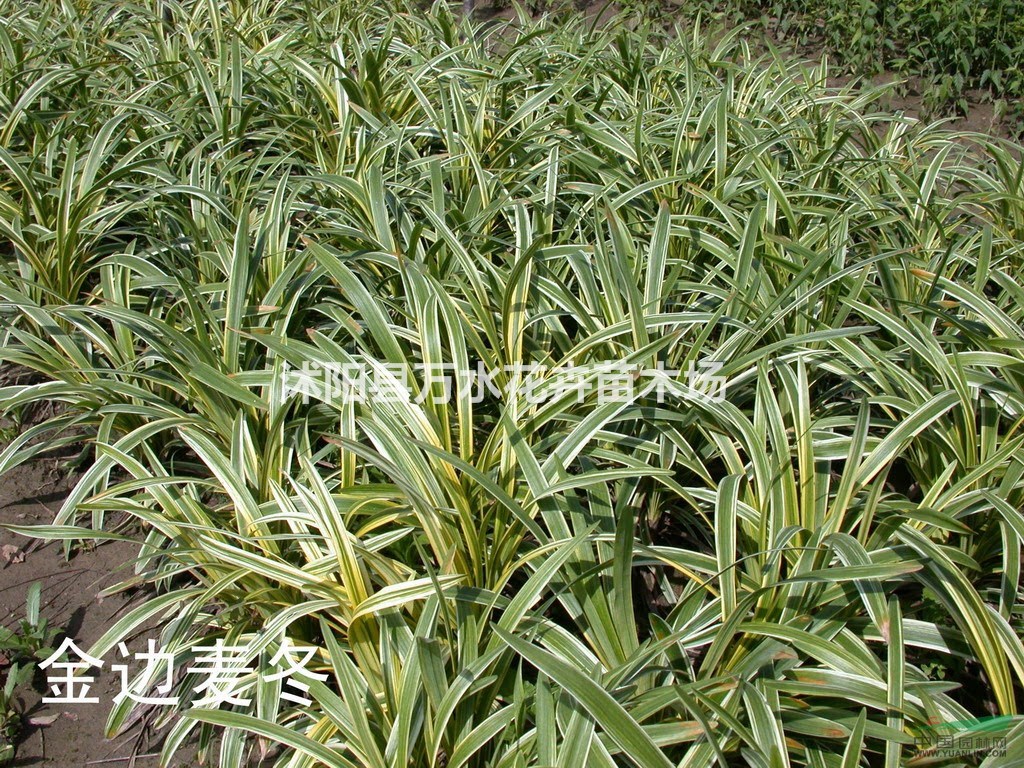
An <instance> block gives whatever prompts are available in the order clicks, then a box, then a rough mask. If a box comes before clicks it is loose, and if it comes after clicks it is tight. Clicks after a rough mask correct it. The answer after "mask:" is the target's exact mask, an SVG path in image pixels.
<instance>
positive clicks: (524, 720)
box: [0, 0, 1024, 768]
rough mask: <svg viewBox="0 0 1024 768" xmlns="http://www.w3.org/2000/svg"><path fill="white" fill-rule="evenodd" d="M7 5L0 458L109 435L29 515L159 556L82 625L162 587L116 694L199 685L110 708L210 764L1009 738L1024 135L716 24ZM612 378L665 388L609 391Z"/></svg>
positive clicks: (769, 760)
mask: <svg viewBox="0 0 1024 768" xmlns="http://www.w3.org/2000/svg"><path fill="white" fill-rule="evenodd" d="M0 19H2V23H0V51H2V53H0V57H2V67H3V68H2V71H0V110H2V112H3V115H4V121H3V126H2V128H0V168H2V171H0V174H2V175H0V232H2V235H3V244H2V247H3V249H4V258H3V261H2V266H0V317H2V334H3V347H2V352H0V359H2V361H3V363H4V364H5V366H6V367H5V375H6V376H7V379H8V384H7V385H6V386H4V387H3V388H2V389H0V405H2V408H3V413H4V415H5V417H6V418H8V419H11V420H14V422H16V423H20V424H22V425H23V429H21V431H20V432H19V434H18V435H17V437H14V438H13V439H12V440H11V442H10V444H9V446H8V447H7V448H6V450H4V451H3V452H2V453H0V472H2V471H7V470H9V469H10V468H12V467H14V466H15V465H17V464H19V463H21V462H25V461H28V460H30V459H31V458H33V457H36V456H39V455H41V454H43V453H45V452H48V451H49V452H53V451H59V450H66V449H67V448H68V447H69V446H73V445H82V446H84V449H83V453H82V455H81V457H80V460H79V466H80V467H81V468H83V469H84V474H83V475H82V476H81V479H80V481H79V482H78V484H77V486H76V488H75V490H74V491H73V492H72V493H71V495H70V496H69V497H68V499H67V500H66V502H65V503H64V505H63V507H62V509H61V510H60V512H59V514H58V515H57V517H56V519H55V520H54V522H53V525H50V526H46V527H43V528H36V529H33V530H32V531H24V532H26V533H30V534H31V535H34V536H39V537H44V538H50V539H59V540H63V541H65V542H67V545H68V546H69V547H74V546H79V544H80V543H81V542H83V541H90V540H103V539H110V538H118V537H132V536H134V537H137V538H138V540H139V556H138V559H137V561H136V563H135V564H134V576H133V577H132V578H130V579H128V580H127V581H126V582H125V584H124V587H125V588H126V589H128V588H137V587H139V586H145V587H146V588H147V589H149V590H151V597H150V598H149V599H148V600H147V601H146V602H145V604H144V605H143V606H142V607H141V608H139V609H136V610H134V611H133V612H131V613H129V614H128V615H126V616H124V617H122V618H121V619H120V620H118V621H117V622H116V623H115V624H114V625H113V626H111V627H110V630H109V631H108V633H107V634H106V636H105V637H104V638H103V639H102V640H100V641H99V642H98V643H97V644H95V645H94V646H92V647H90V648H89V649H88V650H89V652H90V653H91V654H92V655H94V656H97V657H100V658H109V656H110V654H111V653H112V652H113V650H114V649H115V648H116V647H117V644H118V643H119V642H121V641H130V640H131V638H132V636H133V633H134V632H135V631H136V630H137V629H138V628H139V627H142V626H143V625H147V624H151V623H152V620H153V619H159V632H160V636H159V647H160V648H161V649H163V650H164V651H166V652H168V653H170V654H172V658H171V660H170V662H169V670H168V669H166V668H164V667H161V666H159V665H157V666H154V667H152V668H149V669H141V670H139V673H138V676H137V677H136V679H135V683H134V685H135V687H136V690H138V691H143V690H146V691H151V692H152V691H153V690H155V689H156V688H157V687H158V686H159V685H160V684H161V683H162V682H163V681H164V676H165V674H167V673H168V671H169V674H170V675H171V677H172V679H173V681H174V689H173V693H174V694H175V695H177V696H178V697H179V698H180V700H179V702H178V704H177V705H175V706H158V705H156V706H153V705H143V704H134V703H133V702H132V701H131V700H130V699H124V700H122V701H121V702H120V703H119V704H117V705H116V706H114V707H113V709H112V711H111V714H110V719H109V731H110V732H111V733H115V732H118V731H120V730H121V729H123V728H126V727H129V726H130V725H131V724H132V723H133V722H136V721H137V720H138V718H140V717H142V716H143V715H145V716H147V717H148V718H150V720H151V721H152V723H153V724H154V725H156V726H157V727H162V728H165V729H166V732H167V739H166V742H165V750H164V752H165V758H166V759H167V761H170V760H171V758H172V756H173V755H174V754H175V752H176V751H177V750H178V749H179V747H181V745H183V744H184V743H186V742H187V741H189V740H190V739H195V740H197V742H198V745H199V748H200V753H201V754H202V755H205V756H206V757H208V758H209V759H210V760H211V761H213V762H214V763H215V764H219V765H221V766H225V767H226V768H234V767H235V766H239V765H244V764H246V763H247V762H248V761H250V760H254V759H256V758H259V757H263V756H266V755H267V754H271V755H277V757H276V764H277V765H280V766H290V767H291V768H297V767H298V766H316V765H326V766H332V767H333V766H352V765H357V766H389V765H393V766H435V765H436V766H445V765H447V766H450V767H452V768H454V766H462V765H471V766H483V765H488V766H509V767H511V766H552V765H558V766H562V765H565V766H578V765H588V766H589V765H597V766H600V765H639V766H644V768H648V767H653V766H661V765H679V766H688V767H691V766H692V767H696V766H714V765H718V766H733V765H750V766H772V767H773V768H774V766H786V765H792V766H830V767H831V766H835V767H836V768H852V767H853V766H858V765H871V766H875V765H878V766H882V765H884V766H886V768H890V767H895V766H900V765H910V764H914V765H917V764H928V765H944V766H952V765H963V764H975V763H978V762H982V761H983V762H982V764H984V765H986V766H991V767H993V768H994V767H995V766H1002V765H1008V764H1010V762H1008V761H1012V760H1013V759H1020V755H1021V752H1022V751H1024V738H1021V736H1020V734H1022V733H1024V726H1020V724H1019V718H1018V717H1017V716H1016V713H1017V710H1018V706H1019V705H1020V704H1021V679H1022V677H1024V646H1022V644H1021V641H1020V636H1019V635H1020V628H1021V609H1022V604H1021V599H1020V590H1019V581H1020V568H1021V546H1022V541H1024V519H1022V517H1021V512H1020V510H1021V506H1022V503H1024V460H1022V456H1024V454H1022V451H1021V446H1022V443H1024V435H1022V432H1021V426H1022V416H1024V366H1022V363H1024V332H1022V325H1021V321H1022V312H1024V289H1022V288H1021V286H1020V276H1021V264H1022V232H1024V197H1022V192H1024V180H1022V171H1021V166H1020V164H1019V162H1018V161H1017V160H1016V157H1017V155H1016V154H1015V152H1017V151H1019V148H1016V149H1015V148H1014V147H1011V146H1009V145H1004V144H1001V143H998V142H996V141H994V140H986V139H984V138H983V137H967V140H962V139H963V137H959V138H954V137H952V136H951V135H949V134H947V133H944V132H943V131H941V130H939V129H936V128H929V127H923V126H921V125H917V124H915V123H913V122H911V121H908V120H905V119H902V118H893V117H891V116H886V115H884V114H881V113H878V112H877V111H875V107H874V101H873V99H874V97H873V96H872V94H870V93H868V94H859V95H855V94H853V93H851V92H836V91H833V90H829V89H827V88H826V87H825V85H824V82H825V80H826V77H827V74H828V73H827V71H825V69H824V68H823V67H808V66H801V65H799V64H796V63H792V62H787V61H784V60H780V59H775V58H769V57H753V56H752V55H751V52H750V51H749V49H748V48H747V47H746V46H745V44H744V43H743V42H742V41H741V40H737V39H736V38H735V37H733V38H727V39H724V40H721V41H718V42H716V43H715V44H714V46H713V47H711V46H710V45H709V44H708V43H707V41H706V40H705V38H704V37H702V35H701V34H700V32H699V31H694V32H692V33H691V34H690V35H686V36H683V37H678V38H677V37H662V36H661V35H660V34H656V33H654V32H645V31H643V30H640V31H633V30H630V29H628V28H627V27H626V26H624V25H621V24H617V23H612V24H610V25H607V26H604V27H602V28H600V29H592V28H589V27H587V26H585V25H584V24H582V23H581V22H579V21H573V20H568V21H565V22H564V23H558V24H547V23H541V24H536V25H533V24H524V25H523V26H515V25H513V26H501V27H489V28H486V29H485V28H481V29H478V30H477V34H476V35H475V36H470V35H466V34H464V32H465V30H460V28H459V26H458V24H457V22H456V20H455V19H454V18H453V16H451V15H450V14H449V12H448V11H447V10H446V9H445V8H444V7H441V6H438V7H435V8H433V9H432V10H431V11H430V12H423V11H419V10H409V9H404V8H402V7H398V8H397V9H396V8H394V7H388V8H373V7H366V8H364V7H354V6H352V5H349V4H338V3H335V2H327V1H326V0H323V1H322V2H309V3H302V4H297V3H284V2H282V3H274V2H241V1H238V2H222V3H218V2H213V1H212V0H195V1H194V2H183V3H166V4H160V5H158V6H152V5H150V4H144V5H142V4H140V5H138V6H131V5H127V4H123V3H103V2H95V3H71V2H63V3H59V2H51V1H49V0H47V1H44V2H39V3H35V4H20V3H13V2H7V1H6V0H4V1H3V2H0ZM624 363H625V364H629V365H631V366H633V367H634V368H633V369H631V370H635V371H636V376H637V377H638V378H637V379H636V381H637V382H640V381H647V380H648V379H647V377H646V373H647V372H650V371H652V370H657V369H658V368H659V367H660V368H663V369H665V370H666V371H678V372H679V373H678V374H666V376H668V377H669V378H671V379H672V381H673V382H674V383H672V384H666V385H665V386H666V388H667V389H668V390H669V391H668V393H667V395H666V396H665V397H661V398H660V402H659V397H658V396H657V393H656V392H653V391H645V389H644V388H642V387H639V386H637V387H634V388H632V391H627V392H626V394H624V395H623V394H621V393H620V394H619V395H618V396H616V397H612V398H609V397H608V396H607V393H602V392H601V391H600V386H599V384H600V382H599V380H598V374H597V373H595V372H594V371H593V367H594V366H598V365H601V364H607V365H613V366H618V365H622V364H624ZM442 365H443V366H446V368H445V371H447V372H448V375H450V376H453V377H454V378H456V379H459V380H462V381H467V380H469V379H471V378H472V376H471V374H472V372H475V371H478V370H483V371H486V372H494V380H493V381H492V382H491V383H492V384H493V388H487V387H484V391H483V392H482V397H477V396H476V394H477V393H476V392H475V390H473V389H467V388H464V387H463V388H459V387H455V388H454V389H455V391H454V392H452V393H446V392H445V384H444V382H443V381H441V380H439V379H437V378H434V377H431V376H428V375H426V373H425V370H426V371H429V370H430V367H431V366H434V368H435V370H436V369H437V366H442ZM331 366H334V367H336V368H337V367H344V366H347V368H346V370H360V371H368V372H370V373H372V374H373V375H374V377H376V378H377V379H378V380H379V381H382V382H383V381H390V380H394V379H402V378H404V379H405V380H406V381H407V382H408V383H409V387H410V389H411V393H410V397H409V398H407V399H405V400H401V399H397V398H390V399H389V398H385V397H382V396H379V395H373V396H367V397H365V398H363V400H362V401H361V402H360V401H359V400H360V398H358V397H354V396H351V395H352V394H353V393H351V392H349V393H347V394H346V392H345V391H344V390H343V389H337V388H332V389H331V391H325V390H324V389H323V388H322V387H321V388H320V391H317V387H316V386H312V387H311V388H310V387H309V386H308V385H309V381H308V379H309V378H315V377H316V375H317V372H318V371H321V370H323V369H324V368H330V367H331ZM531 366H542V367H541V368H537V369H536V370H534V371H532V375H528V374H530V373H531V371H530V367H531ZM581 370H582V371H584V373H583V374H582V379H581V374H580V371H581ZM697 370H699V371H713V372H714V373H715V375H716V376H719V377H724V379H725V381H726V387H725V391H724V397H722V398H719V397H714V396H711V394H713V393H708V392H700V391H695V390H694V389H693V387H691V386H689V385H690V384H692V383H693V377H692V376H690V375H689V374H690V373H692V372H693V371H697ZM302 371H304V372H305V373H306V374H307V381H306V384H303V383H302V380H301V377H300V378H296V377H297V376H299V375H300V374H299V373H297V372H302ZM587 371H590V372H589V373H587ZM628 378H630V379H631V380H633V374H632V373H631V374H630V376H629V377H628ZM526 379H529V382H528V383H529V384H530V387H525V386H524V383H526V382H525V380H526ZM650 380H651V381H655V380H656V379H654V378H651V379H650ZM581 381H582V383H581ZM619 384H620V385H621V384H622V382H621V381H620V382H619ZM300 385H301V386H300ZM303 389H305V390H306V391H301V390H303ZM627 389H628V388H627ZM581 392H582V394H580V393H581ZM310 394H311V395H312V396H311V397H306V396H305V395H310ZM449 394H450V396H448V395H449ZM602 395H604V397H602ZM42 402H58V403H60V404H61V406H62V407H61V408H60V409H59V411H58V412H57V414H56V415H54V416H52V417H51V418H49V419H47V420H45V421H43V422H41V423H38V422H37V421H34V420H33V419H32V418H31V414H32V411H33V407H34V405H35V404H39V403H42ZM218 641H220V642H222V643H224V644H225V645H227V646H230V647H233V648H237V649H240V650H238V652H237V654H236V659H235V660H236V662H237V667H238V668H239V671H238V674H237V675H236V676H235V677H234V678H233V679H232V680H230V681H229V682H230V685H227V684H226V685H225V688H232V689H233V690H234V693H235V694H236V696H235V697H234V698H235V699H237V701H228V702H215V703H214V705H213V706H206V705H204V703H203V700H204V696H205V695H206V694H208V693H209V691H208V690H207V691H203V690H199V691H197V690H196V689H197V688H198V687H201V686H200V675H198V674H197V673H196V672H195V671H189V670H190V669H192V670H194V668H195V664H196V661H197V659H196V656H197V652H196V650H195V649H196V647H197V646H201V647H209V646H214V645H215V644H216V643H217V642H218ZM289 644H290V645H291V647H292V650H289V647H290V646H289ZM294 646H301V647H309V648H313V649H315V652H314V653H313V655H312V658H310V659H309V660H308V664H306V669H307V670H308V672H309V673H310V674H309V675H306V676H304V677H303V676H301V675H300V676H297V677H296V679H297V680H299V681H304V683H305V684H307V685H308V697H309V700H310V702H311V703H309V704H305V703H301V702H295V701H294V700H292V699H289V698H286V697H283V696H282V694H283V693H287V692H288V691H287V690H283V685H284V683H283V682H282V681H281V680H280V679H278V680H274V679H271V678H272V677H273V675H271V674H269V673H270V672H271V671H272V670H273V669H274V665H273V663H272V662H273V661H274V660H275V658H276V659H277V660H278V661H280V657H281V652H282V649H284V653H285V655H287V656H290V657H291V658H292V659H293V661H295V662H296V663H297V662H298V661H299V660H300V656H301V654H298V653H297V652H295V651H294ZM314 675H315V676H316V677H314ZM321 676H322V677H323V678H324V679H316V678H319V677H321ZM291 693H293V694H294V693H295V690H294V689H291ZM243 702H244V703H243ZM992 715H1002V716H1007V717H1005V718H1003V719H1000V720H997V721H989V723H988V724H989V725H991V726H992V728H993V729H992V730H990V731H989V732H987V734H986V736H987V737H988V738H989V741H987V742H984V743H983V742H982V741H981V740H974V739H972V742H971V744H972V745H971V747H970V748H969V749H968V751H969V752H970V753H971V754H970V755H969V756H967V757H963V756H959V755H960V750H947V751H945V752H943V751H938V752H936V751H934V750H933V751H932V752H931V753H930V756H929V754H928V753H927V752H924V750H926V748H927V747H929V746H932V745H934V744H935V743H936V741H938V740H939V739H940V738H944V737H948V736H949V734H951V733H953V732H957V733H960V731H962V730H963V729H964V728H965V727H966V726H965V724H969V723H973V722H976V719H977V718H980V717H988V716H992ZM955 724H960V725H955ZM958 729H960V730H959V731H958ZM967 734H968V735H970V736H973V735H974V732H972V731H970V730H968V731H967ZM958 739H959V736H958ZM997 741H998V744H999V745H1000V750H1002V749H1003V748H1004V747H1005V751H1006V753H1007V754H1006V755H1000V754H992V755H990V756H987V757H986V752H987V751H988V749H989V748H990V747H992V746H993V745H995V744H996V743H997ZM956 743H962V740H959V741H957V742H956ZM976 744H981V746H976ZM947 746H948V745H947ZM277 750H281V751H280V752H278V751H277ZM1014 756H1016V757H1014Z"/></svg>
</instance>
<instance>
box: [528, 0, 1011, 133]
mask: <svg viewBox="0 0 1024 768" xmlns="http://www.w3.org/2000/svg"><path fill="white" fill-rule="evenodd" d="M623 4H624V5H626V6H628V7H630V8H633V9H636V10H637V11H640V12H643V13H646V14H649V15H651V16H653V17H657V18H660V17H663V15H664V14H665V13H666V11H670V10H671V11H674V12H676V13H678V14H680V15H681V17H682V18H687V19H689V18H694V17H695V16H697V15H698V14H699V15H700V16H702V17H703V18H705V19H715V20H717V21H718V22H720V23H722V24H724V25H725V26H726V27H729V26H734V25H736V24H741V23H749V24H751V25H752V28H754V29H759V30H761V31H763V32H765V33H767V35H768V36H769V37H770V38H772V39H774V40H775V41H777V42H780V43H783V44H786V45H791V44H795V45H796V46H798V47H810V48H811V49H814V50H822V49H823V50H825V51H827V52H828V53H829V55H830V56H832V57H833V59H834V60H835V61H837V62H839V63H840V64H841V65H842V66H843V67H844V68H845V69H846V70H848V71H851V72H853V73H855V74H857V75H861V76H872V75H877V74H880V73H883V72H885V73H889V74H893V75H896V76H898V77H900V78H906V79H909V80H910V81H911V82H913V83H914V87H915V88H917V89H919V91H920V96H921V105H922V106H923V107H924V109H925V110H926V111H927V112H928V113H932V114H937V113H942V112H948V111H958V112H960V113H961V114H963V113H965V112H967V111H968V110H969V109H970V106H969V100H970V98H969V97H971V96H973V97H974V98H978V97H981V98H988V99H992V100H994V102H995V105H996V111H997V112H998V113H1001V114H1003V115H1004V116H1005V117H1007V118H1008V120H1007V128H1008V129H1009V130H1011V131H1013V132H1015V133H1016V134H1018V135H1019V134H1020V133H1021V132H1022V131H1024V108H1022V106H1021V103H1022V102H1024V3H1021V0H854V2H844V0H796V2H794V1H793V0H668V1H667V2H665V1H664V0H625V2H624V3H623ZM539 5H540V6H542V7H559V5H563V3H560V2H559V0H553V1H552V2H542V3H540V4H539ZM972 90H973V91H975V93H973V94H972V93H971V91H972Z"/></svg>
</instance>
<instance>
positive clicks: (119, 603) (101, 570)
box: [0, 460, 157, 768]
mask: <svg viewBox="0 0 1024 768" xmlns="http://www.w3.org/2000/svg"><path fill="white" fill-rule="evenodd" d="M72 483H73V480H72V479H70V478H67V477H64V476H62V474H61V472H60V470H59V467H58V465H57V464H56V462H55V461H53V460H39V461H34V462H31V463H28V464H25V465H22V466H20V467H17V468H15V469H14V470H12V471H11V472H9V473H7V474H6V475H4V476H0V552H3V553H4V554H3V555H2V556H0V621H2V622H3V624H4V625H5V626H8V627H16V626H17V625H18V623H19V622H20V621H21V619H23V618H24V617H25V602H26V595H27V593H28V589H29V587H30V585H31V584H32V583H33V582H36V581H38V582H41V584H42V601H41V605H40V615H41V616H42V617H44V618H46V619H47V620H48V621H49V624H50V626H51V627H54V628H56V629H59V630H61V631H62V632H63V633H65V634H66V635H67V636H68V637H70V638H72V639H73V640H74V641H75V642H76V643H77V644H78V645H79V647H81V648H83V649H88V648H89V647H90V646H91V645H92V643H94V642H95V641H96V640H98V639H99V638H100V636H101V635H102V633H103V631H104V630H105V629H106V628H107V627H109V626H110V625H111V623H112V622H114V621H116V620H117V618H118V617H119V616H120V615H122V613H123V612H124V610H125V608H126V606H127V604H128V603H127V601H126V599H125V598H124V597H121V596H115V597H108V598H106V599H103V598H101V597H99V593H100V592H101V591H102V590H103V589H104V588H106V587H109V586H111V585H113V584H115V583H117V582H118V581H121V580H122V579H124V578H125V576H127V575H128V572H129V569H130V568H131V563H132V562H133V560H134V558H135V556H136V553H137V550H138V547H137V546H136V545H134V544H131V543H127V542H109V543H104V544H102V545H101V546H97V547H95V548H92V549H81V550H78V551H77V552H75V553H74V554H73V556H72V557H71V559H70V560H68V559H65V557H64V553H63V551H62V548H61V545H60V543H56V542H53V543H45V544H44V542H41V541H38V540H35V539H29V538H26V537H24V536H19V535H16V534H14V533H12V532H10V531H8V530H7V529H6V528H5V527H2V526H6V525H33V524H37V523H50V522H52V521H53V517H54V514H55V513H56V511H57V510H58V509H59V508H60V505H61V504H62V503H63V501H64V499H65V498H66V496H67V492H68V489H69V488H70V487H71V485H72ZM104 661H106V662H107V663H106V664H104V667H105V668H106V669H101V670H99V671H98V673H96V683H95V686H94V687H93V689H92V691H91V692H90V694H89V695H91V696H98V697H99V699H100V703H99V704H42V703H41V702H40V700H41V698H42V695H43V694H42V693H41V692H39V691H36V690H33V689H32V688H30V687H27V686H24V687H22V688H21V689H20V690H19V695H20V698H21V704H20V707H19V708H20V710H21V712H22V713H23V725H24V730H23V732H22V734H21V743H20V744H19V745H18V749H17V754H16V756H15V760H14V762H13V763H11V765H14V766H47V767H48V768H84V766H90V765H96V766H100V765H103V766H113V767H115V768H116V766H128V765H131V764H132V762H131V759H130V758H131V754H132V746H133V744H134V743H135V740H136V737H135V736H133V735H129V736H127V737H121V738H118V739H115V740H113V741H108V740H107V739H106V738H104V725H105V723H106V719H107V714H108V712H109V710H110V705H111V700H112V699H113V697H114V695H115V694H116V693H117V692H118V690H119V680H118V678H117V675H115V674H114V673H112V672H110V671H109V666H110V663H111V661H112V660H111V659H105V660H104ZM114 661H116V659H115V660H114ZM6 674H7V671H6V669H5V668H3V667H2V666H0V677H3V678H6ZM135 764H136V765H139V766H142V767H147V766H150V765H154V766H155V765H156V764H157V761H156V760H155V759H152V758H142V757H139V758H138V759H137V762H136V763H135Z"/></svg>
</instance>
